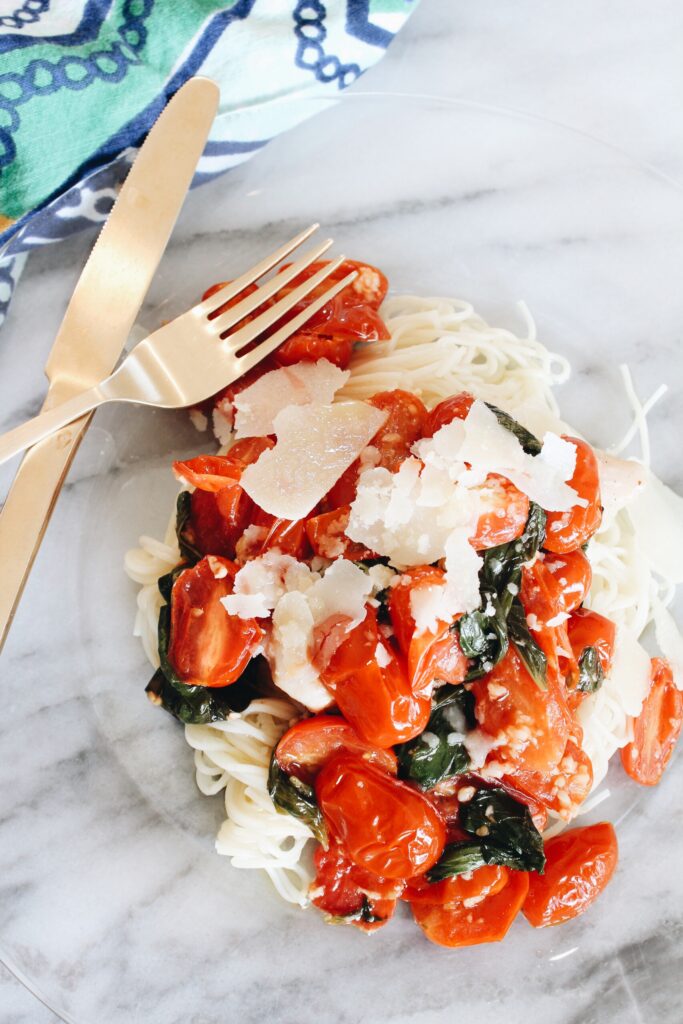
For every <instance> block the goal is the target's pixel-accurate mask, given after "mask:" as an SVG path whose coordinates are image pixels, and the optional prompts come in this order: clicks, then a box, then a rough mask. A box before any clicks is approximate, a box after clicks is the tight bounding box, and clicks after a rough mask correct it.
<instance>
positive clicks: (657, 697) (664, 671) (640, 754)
mask: <svg viewBox="0 0 683 1024" xmlns="http://www.w3.org/2000/svg"><path fill="white" fill-rule="evenodd" d="M651 680H652V681H651V684H650V691H649V693H648V695H647V697H646V698H645V701H644V703H643V708H642V711H641V712H640V714H639V715H638V717H637V718H634V719H633V720H632V721H633V740H632V741H631V743H629V744H627V746H625V747H624V748H623V749H622V751H621V763H622V764H623V766H624V768H625V769H626V771H627V772H628V774H629V775H630V776H631V778H632V779H635V781H636V782H639V783H640V784H641V785H642V786H656V784H657V783H658V782H659V780H660V779H661V777H662V775H663V774H664V769H665V768H666V766H667V764H668V763H669V761H670V759H671V755H672V754H673V751H674V747H675V746H676V741H677V740H678V737H679V735H680V732H681V723H682V722H683V693H681V691H680V690H679V689H678V688H677V686H676V683H675V682H674V678H673V672H672V671H671V666H670V665H669V663H668V662H667V661H665V660H664V659H663V658H653V659H652V674H651Z"/></svg>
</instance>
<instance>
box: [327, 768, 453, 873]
mask: <svg viewBox="0 0 683 1024" xmlns="http://www.w3.org/2000/svg"><path fill="white" fill-rule="evenodd" d="M315 792H316V796H317V798H318V804H319V805H320V809H321V810H322V812H323V815H324V816H325V821H326V822H327V825H328V827H329V829H330V833H331V834H332V836H334V837H335V838H337V839H338V840H339V842H340V843H341V844H342V846H343V848H344V851H345V853H346V854H347V855H348V857H349V859H350V860H352V861H353V863H354V864H357V865H358V866H359V867H361V868H365V869H366V870H368V871H372V872H373V873H374V874H376V875H381V876H382V877H384V878H412V876H413V875H417V874H422V873H423V872H425V871H428V870H429V868H430V867H432V865H433V864H435V863H436V861H437V860H438V859H439V857H440V856H441V853H442V852H443V848H444V845H445V843H446V826H445V825H444V823H443V821H442V820H441V818H440V817H439V815H438V813H437V812H436V810H435V809H434V806H433V805H432V804H431V803H430V802H429V800H428V799H427V798H426V797H425V796H423V795H422V793H418V792H417V790H415V789H412V788H411V787H410V786H408V785H406V783H405V782H399V781H398V780H397V779H394V778H393V777H392V776H391V775H388V774H387V773H386V772H384V771H382V770H381V769H380V768H377V767H375V766H374V765H372V764H369V763H368V762H367V761H364V760H362V759H361V758H359V757H358V756H357V755H353V754H339V755H337V756H336V757H334V758H332V760H330V761H328V762H327V764H326V765H325V766H324V767H323V768H322V769H321V771H320V773H319V775H318V777H317V779H316V782H315Z"/></svg>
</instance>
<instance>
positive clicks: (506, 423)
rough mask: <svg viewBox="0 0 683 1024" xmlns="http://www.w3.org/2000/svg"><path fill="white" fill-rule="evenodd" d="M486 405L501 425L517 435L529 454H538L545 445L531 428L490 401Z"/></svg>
mask: <svg viewBox="0 0 683 1024" xmlns="http://www.w3.org/2000/svg"><path fill="white" fill-rule="evenodd" d="M486 405H487V406H488V408H489V409H490V410H491V412H492V413H493V414H494V415H495V417H496V419H497V420H498V422H499V423H500V425H501V427H505V429H506V430H509V431H510V433H511V434H514V435H515V437H516V438H517V440H518V441H519V443H520V444H521V446H522V448H523V449H524V451H525V452H526V453H527V455H538V453H539V452H540V450H541V448H542V447H543V446H542V445H541V442H540V441H539V440H538V438H537V437H535V436H534V435H533V434H532V433H531V431H530V430H527V429H526V427H523V426H522V424H521V423H518V422H517V420H516V419H514V418H513V417H512V416H510V414H509V413H507V412H503V410H502V409H499V408H498V406H496V405H491V403H490V402H486Z"/></svg>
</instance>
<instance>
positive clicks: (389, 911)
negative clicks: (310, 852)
mask: <svg viewBox="0 0 683 1024" xmlns="http://www.w3.org/2000/svg"><path fill="white" fill-rule="evenodd" d="M313 859H314V862H315V869H316V875H315V881H314V882H313V884H312V885H311V889H310V895H311V902H312V903H313V905H314V906H316V907H318V908H319V909H320V910H322V911H323V912H324V913H326V914H329V915H330V916H331V917H334V918H346V919H347V921H348V923H349V924H352V925H355V927H356V928H360V929H361V930H362V931H366V932H371V931H376V929H377V928H381V927H382V925H384V924H386V923H387V921H388V920H389V918H390V917H392V916H393V913H394V910H395V909H396V900H397V897H398V896H400V894H401V892H402V890H403V886H404V883H403V882H402V881H401V880H400V879H399V880H396V879H393V878H392V879H387V878H380V877H379V876H378V875H374V874H372V872H370V871H366V870H364V869H363V868H359V867H358V866H357V865H356V864H354V863H353V862H352V861H350V860H349V858H348V857H347V856H346V854H345V853H344V850H343V848H342V846H341V844H340V843H337V842H332V843H330V845H329V847H328V849H327V850H325V849H324V848H323V847H322V846H318V848H317V849H316V851H315V854H314V858H313Z"/></svg>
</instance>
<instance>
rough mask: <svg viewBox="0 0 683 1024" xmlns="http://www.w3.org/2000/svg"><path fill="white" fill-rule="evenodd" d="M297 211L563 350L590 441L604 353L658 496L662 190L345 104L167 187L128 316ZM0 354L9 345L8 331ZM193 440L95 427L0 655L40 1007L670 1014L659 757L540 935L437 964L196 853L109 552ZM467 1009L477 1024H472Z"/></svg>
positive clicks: (586, 154) (232, 1016) (678, 216)
mask: <svg viewBox="0 0 683 1024" xmlns="http://www.w3.org/2000/svg"><path fill="white" fill-rule="evenodd" d="M312 220H319V221H320V222H321V223H322V225H323V229H324V231H325V232H328V231H329V233H330V234H332V235H333V236H334V237H335V239H336V241H337V251H345V252H346V253H347V254H348V255H350V256H353V257H358V258H360V259H365V260H368V261H369V262H373V263H376V264H378V265H379V266H380V267H382V268H383V270H384V271H385V272H386V273H387V274H388V276H389V278H390V281H391V285H392V289H393V290H394V291H397V292H400V291H411V292H415V293H422V294H437V295H438V294H446V295H456V296H460V297H465V298H468V299H470V300H472V301H473V302H474V303H475V305H477V306H478V307H479V309H480V310H481V311H482V312H483V313H484V314H485V315H486V316H487V317H489V318H490V319H492V320H494V321H495V322H497V323H501V324H504V325H508V326H511V327H513V328H514V327H517V328H519V326H520V319H519V313H518V310H517V309H516V307H515V303H516V301H517V300H518V299H524V300H525V301H526V302H527V304H528V306H529V307H530V309H531V311H532V313H533V314H534V316H535V318H536V321H537V324H538V330H539V335H540V336H541V338H542V339H543V340H544V341H545V342H546V343H547V344H548V345H549V346H550V347H552V348H555V349H557V350H559V351H562V352H564V353H565V354H566V355H568V356H569V358H570V359H571V361H572V363H573V366H574V370H575V372H574V376H573V378H572V380H571V382H570V383H569V384H568V385H566V386H565V387H564V388H563V389H562V393H561V396H560V398H561V402H562V406H563V411H564V415H565V418H566V419H568V420H569V421H572V422H574V423H575V424H576V426H577V428H578V429H580V430H581V431H582V432H584V433H585V434H586V435H588V436H589V437H591V438H592V439H593V440H594V441H596V442H597V443H601V444H609V443H610V442H611V441H614V440H615V439H617V438H618V437H619V436H620V435H621V433H622V432H623V431H624V430H625V428H626V426H627V425H628V422H629V412H628V407H627V404H626V403H625V400H624V396H623V391H622V386H621V382H620V379H619V374H618V369H617V364H618V363H620V362H623V361H626V362H628V363H629V364H630V365H631V367H632V369H633V372H634V376H635V380H636V385H637V388H638V390H639V391H640V393H641V395H643V396H644V397H647V395H649V394H650V392H651V391H652V390H654V388H655V387H656V386H657V385H658V384H659V383H661V382H662V380H665V381H667V382H668V383H669V384H670V386H671V389H672V392H673V395H672V397H671V399H670V400H669V401H668V403H666V404H665V405H662V406H659V407H658V409H657V411H656V412H655V414H654V415H653V417H652V424H651V435H652V441H653V452H654V462H655V468H656V469H657V471H658V472H659V473H660V474H661V475H662V476H663V477H664V478H665V479H668V480H670V481H671V482H673V483H674V484H678V486H679V487H680V485H681V460H680V440H679V438H680V436H681V431H682V429H683V422H682V420H681V411H680V410H681V403H680V388H681V377H682V376H683V375H682V374H681V369H682V366H681V363H682V359H681V350H680V345H681V342H680V325H681V323H682V322H683V305H682V299H681V293H682V289H681V284H680V275H681V267H682V266H683V259H682V257H683V199H682V197H681V192H680V190H679V189H678V188H677V187H676V186H675V185H673V184H672V183H670V182H668V181H667V180H666V179H665V178H663V177H662V176H658V175H657V174H656V173H655V172H653V171H651V170H649V169H648V168H646V167H643V166H639V165H636V164H635V163H634V162H633V161H631V160H630V159H628V158H627V157H625V156H624V155H623V154H622V153H620V152H619V151H617V150H615V149H614V148H611V147H609V146H607V145H605V144H603V143H600V142H598V141H596V140H594V139H591V138H588V137H587V136H584V135H582V134H580V133H577V132H575V131H571V130H568V129H566V128H563V127H561V126H558V125H555V124H552V123H550V122H547V121H543V120H540V119H531V118H527V117H524V116H521V115H518V114H515V113H514V112H510V111H504V110H494V109H489V108H484V107H480V106H475V105H471V104H467V103H460V102H453V101H447V100H443V99H436V98H420V97H391V96H371V95H368V96H362V95H355V96H352V97H349V98H347V99H346V100H345V101H344V102H343V103H341V104H340V105H339V106H336V107H334V108H331V109H329V110H327V111H326V112H325V113H324V114H323V115H322V116H319V117H316V118H314V119H313V120H311V121H309V122H308V123H306V124H303V125H301V126H300V127H298V128H296V129H294V130H293V131H291V132H290V133H289V134H287V135H286V136H285V137H282V138H280V139H278V140H277V141H275V142H274V143H272V144H271V145H270V146H268V147H267V148H266V149H265V150H264V151H263V152H262V153H261V154H259V155H258V156H257V157H256V158H255V159H254V160H253V161H251V162H250V163H249V164H248V165H245V166H243V167H241V168H239V169H237V170H235V171H233V172H232V173H231V174H229V175H227V176H226V177H224V178H222V179H220V180H219V181H217V182H216V183H214V184H212V185H209V186H207V187H205V188H203V189H201V190H199V191H198V192H196V193H193V194H192V196H191V197H190V198H189V200H188V202H187V204H186V207H185V209H184V211H183V215H182V218H181V221H180V224H179V227H178V229H177V231H176V233H175V234H174V238H173V243H172V245H171V247H170V249H169V251H168V253H167V254H166V256H165V258H164V261H163V264H162V266H161V268H160V271H159V273H158V275H157V277H156V279H155V282H154V285H153V287H152V290H151V293H150V296H149V298H148V302H147V303H146V305H145V308H144V310H143V312H142V314H141V322H142V323H143V324H144V325H146V326H147V327H154V326H155V325H157V324H158V323H159V321H160V319H162V318H168V317H170V316H172V315H175V314H176V313H178V312H180V311H181V310H183V309H184V308H186V307H187V306H188V305H190V304H191V303H192V302H193V301H195V300H196V297H197V296H198V294H199V293H200V292H201V291H202V290H203V288H205V287H206V286H207V285H208V284H210V283H212V282H213V281H214V280H218V279H221V278H224V277H228V276H231V275H234V274H235V273H236V272H237V271H239V270H240V269H243V268H244V267H246V266H248V265H250V264H251V263H252V262H253V261H254V260H255V258H256V257H257V256H259V255H262V254H263V253H264V252H267V251H269V250H270V249H272V248H273V247H274V246H275V245H276V244H278V243H280V242H281V241H282V240H284V239H285V238H287V237H289V236H290V235H291V234H293V233H294V231H295V230H297V229H299V228H300V227H302V226H304V225H305V224H307V223H309V222H310V221H312ZM8 340H9V341H10V342H11V339H8ZM203 444H204V441H203V439H202V438H201V437H200V436H199V435H197V434H196V433H195V431H194V429H193V428H192V427H191V426H190V425H189V424H188V422H187V418H186V416H185V414H183V413H181V412H179V413H169V412H158V411H150V410H143V409H134V408H116V409H108V410H104V411H103V412H101V413H99V414H98V416H97V419H96V422H95V425H94V427H93V428H92V429H91V431H90V433H89V435H88V437H87V440H86V441H85V443H84V445H83V448H82V450H81V452H80V454H79V456H78V459H77V463H76V466H75V469H74V472H73V474H72V477H71V482H70V484H69V486H68V487H67V488H66V489H65V493H64V495H63V497H62V499H61V501H60V504H59V507H58V510H57V513H56V515H55V519H54V522H53V525H52V527H51V529H50V532H49V535H48V538H47V540H46V544H45V547H44V549H43V552H42V553H41V556H40V559H39V561H38V564H37V566H36V570H35V572H34V574H33V578H32V580H31V583H30V585H29V587H28V589H27V592H26V596H25V599H24V602H23V605H22V608H21V610H20V613H19V615H18V617H17V620H16V623H15V628H14V631H13V634H12V637H11V639H10V643H9V644H8V647H7V650H6V653H5V655H4V665H3V668H4V671H3V673H2V685H3V691H4V692H5V701H4V702H3V716H2V722H0V730H1V732H0V773H1V775H0V779H1V783H0V785H1V788H0V792H1V793H2V805H3V807H2V814H0V869H1V875H0V877H1V884H2V891H3V898H2V901H1V902H0V946H1V947H2V951H3V955H4V957H5V959H6V961H7V963H8V966H9V967H10V969H11V970H13V971H14V972H15V973H16V974H17V976H19V977H20V978H21V979H22V980H23V981H24V982H25V983H26V984H27V985H28V986H29V987H30V988H32V990H33V991H35V992H36V993H37V994H38V995H39V996H40V997H41V998H42V999H43V1000H44V1001H45V1002H46V1003H47V1004H48V1005H49V1006H51V1007H52V1008H54V1009H55V1011H56V1012H58V1013H59V1014H61V1016H62V1017H63V1018H64V1019H65V1020H72V1021H77V1022H78V1024H85V1022H96V1021H106V1022H107V1024H131V1022H137V1021H144V1022H146V1024H162V1022H163V1024H175V1022H180V1021H183V1022H194V1024H219V1022H224V1021H226V1020H239V1021H240V1022H241V1024H250V1022H256V1021H259V1022H260V1021H262V1020H264V1019H269V1020H274V1021H282V1022H289V1021H296V1022H297V1024H308V1022H311V1024H312V1022H314V1021H315V1022H318V1021H321V1020H322V1021H327V1020H333V1021H340V1022H341V1021H360V1020H363V1021H370V1022H376V1021H380V1020H381V1021H391V1022H392V1024H407V1022H408V1021H410V1022H411V1024H416V1022H429V1024H432V1022H441V1021H444V1022H445V1021H451V1020H452V1019H455V1018H456V1015H457V1016H458V1017H460V1016H463V1017H464V1016H465V1015H469V1016H472V1019H476V1020H477V1022H478V1024H488V1022H493V1021H495V1022H496V1024H498V1022H499V1021H500V1020H501V1012H503V1013H504V1014H505V1019H506V1020H508V1021H514V1022H517V1021H522V1020H526V1019H528V1018H529V1014H530V1013H531V1015H532V1016H533V1017H534V1018H536V1017H538V1018H542V1019H544V1021H545V1022H546V1024H571V1022H574V1021H579V1020H580V1021H582V1022H584V1024H591V1022H600V1024H604V1022H612V1021H615V1022H616V1021H619V1022H620V1024H625V1022H626V1024H628V1022H631V1021H633V1022H636V1021H642V1020H647V1021H648V1022H653V1021H674V1020H678V1019H679V1018H678V1013H679V1011H678V1009H677V1005H678V994H677V993H678V978H679V975H680V963H681V956H682V951H683V940H682V935H683V932H682V926H681V923H680V921H681V911H682V910H683V877H682V876H681V874H680V871H679V868H678V861H679V857H680V849H681V838H680V829H681V824H682V822H683V795H682V793H683V790H682V787H681V762H680V759H679V761H678V762H677V763H675V764H674V766H673V767H672V769H671V770H670V772H669V774H668V776H667V777H666V779H665V781H664V782H663V783H662V784H661V786H660V787H658V788H657V789H656V790H653V791H641V790H639V789H638V788H637V787H636V786H635V784H633V783H629V782H628V781H627V780H625V779H623V778H622V777H621V775H620V773H619V771H618V770H613V771H612V773H611V775H610V787H611V789H612V794H613V795H612V797H611V798H610V801H609V802H608V803H606V804H603V805H602V807H601V808H600V816H605V817H609V818H611V819H612V820H614V821H615V822H617V824H618V833H619V837H620V842H621V866H620V869H619V872H618V874H617V876H616V878H615V880H614V881H613V882H612V884H611V886H610V887H609V889H608V890H607V891H606V893H605V895H604V897H603V898H602V899H601V901H600V903H599V904H598V905H597V906H596V907H595V908H594V909H593V910H592V911H591V912H590V913H589V914H587V915H586V916H585V917H584V918H582V919H579V920H577V921H576V922H573V923H570V924H568V925H565V926H563V927H562V928H559V929H551V930H548V931H534V930H533V929H531V928H530V927H529V926H528V925H527V924H526V923H525V921H523V920H520V921H518V922H516V923H515V925H514V926H513V929H512V931H511V933H510V935H509V936H508V938H507V940H506V941H505V943H504V944H503V945H502V946H493V947H492V946H483V947H478V948H472V949H466V950H462V951H457V950H455V951H448V950H442V949H439V948H437V947H434V946H432V945H430V944H429V943H427V942H426V941H425V940H424V939H423V938H422V936H421V934H420V932H419V930H418V929H417V928H416V927H415V925H414V924H413V923H412V922H411V921H410V920H409V919H408V917H407V916H406V915H403V914H400V915H398V918H397V919H396V920H394V921H392V922H391V924H390V925H389V926H388V927H387V928H385V929H383V930H382V931H381V932H380V933H378V934H376V935H374V936H373V937H371V938H366V937H365V936H363V935H362V934H359V933H357V932H356V931H355V930H353V929H344V928H339V927H337V928H334V927H328V926H325V925H324V924H323V922H322V918H321V917H320V916H319V915H318V914H316V913H304V912H301V911H300V910H298V909H296V908H294V907H291V906H289V905H287V904H285V903H283V902H282V901H281V900H280V899H279V897H278V896H277V895H276V893H275V891H274V890H273V889H272V887H271V884H270V882H269V881H268V879H267V878H266V877H265V876H263V875H262V874H260V873H250V872H245V871H241V872H238V871H236V870H234V869H233V868H232V867H231V866H230V865H229V863H228V862H227V861H226V860H225V859H223V858H221V857H219V856H217V855H216V854H215V853H214V851H213V841H214V835H215V832H216V829H217V827H218V824H219V822H220V820H221V817H222V801H221V797H220V796H218V797H215V798H213V799H207V798H205V797H203V796H201V795H200V794H199V792H198V791H197V790H196V788H195V784H194V776H193V768H192V751H191V750H190V749H189V747H187V746H186V745H185V743H184V740H183V736H182V730H181V729H180V728H179V727H178V726H177V725H176V723H174V722H173V721H172V720H171V719H170V717H168V716H166V715H164V714H163V713H162V712H161V711H158V710H156V709H154V708H153V707H152V706H151V705H149V704H148V702H147V700H146V698H145V695H144V693H143V689H144V685H145V683H146V681H147V679H148V677H149V674H150V673H149V669H148V666H147V664H146V661H145V658H144V655H143V653H142V650H141V648H140V646H139V644H138V642H137V641H136V640H134V639H133V637H132V636H131V628H132V622H133V617H134V611H135V589H136V588H135V587H134V586H133V585H132V584H131V583H130V582H129V581H128V580H127V579H126V578H125V577H124V575H123V572H122V568H121V563H122V559H123V554H124V552H125V550H126V549H127V548H128V547H130V546H131V545H134V544H135V543H136V539H137V537H138V535H139V534H141V533H143V532H144V533H151V534H155V533H156V534H157V535H158V534H161V533H163V530H164V527H165V524H166V520H167V516H168V513H169V508H170V506H171V503H172V501H173V496H174V493H175V483H174V481H173V478H172V475H171V472H170V462H171V459H172V458H173V457H180V456H185V455H187V454H189V453H192V452H195V453H198V452H199V451H200V449H201V448H202V446H203ZM475 1015H476V1016H475Z"/></svg>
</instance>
